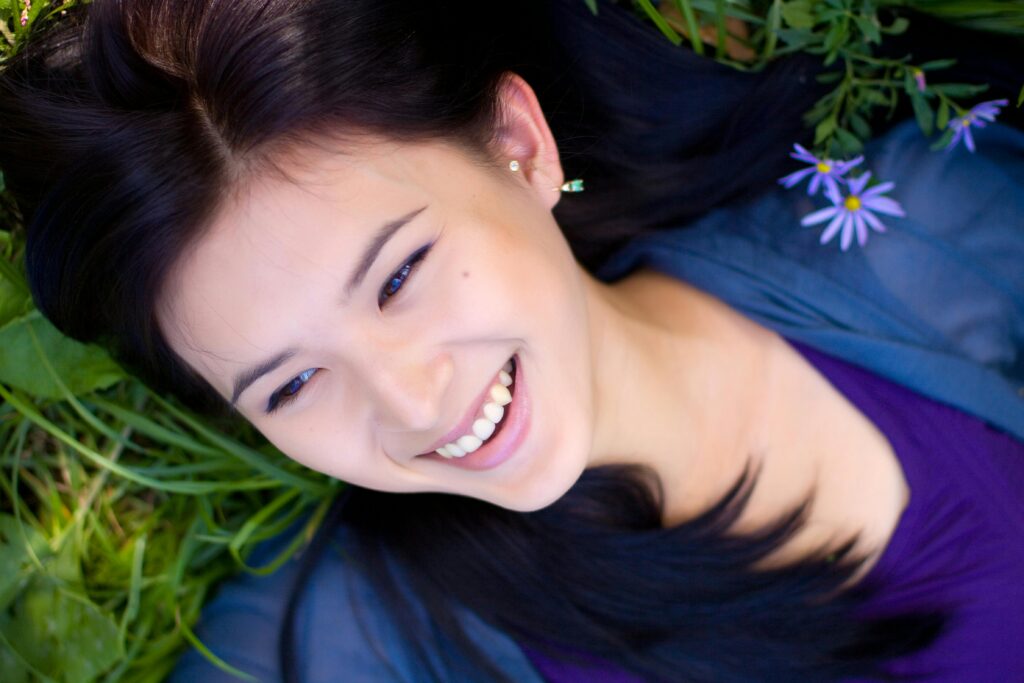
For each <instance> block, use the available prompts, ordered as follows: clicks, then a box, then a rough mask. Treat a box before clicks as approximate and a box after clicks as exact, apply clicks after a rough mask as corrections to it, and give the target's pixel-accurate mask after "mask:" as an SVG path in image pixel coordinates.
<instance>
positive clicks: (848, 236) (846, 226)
mask: <svg viewBox="0 0 1024 683" xmlns="http://www.w3.org/2000/svg"><path fill="white" fill-rule="evenodd" d="M852 241H853V215H852V214H849V213H847V214H846V216H844V217H843V234H842V236H841V237H840V238H839V248H840V249H842V250H843V251H846V250H847V249H849V248H850V242H852Z"/></svg>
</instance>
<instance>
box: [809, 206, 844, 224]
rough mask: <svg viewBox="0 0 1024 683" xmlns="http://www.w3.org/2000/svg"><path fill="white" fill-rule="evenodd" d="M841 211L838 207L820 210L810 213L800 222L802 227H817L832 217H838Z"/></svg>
mask: <svg viewBox="0 0 1024 683" xmlns="http://www.w3.org/2000/svg"><path fill="white" fill-rule="evenodd" d="M839 211H840V209H839V207H838V206H830V207H828V208H825V209H818V210H817V211H815V212H814V213H809V214H807V215H806V216H804V217H803V218H802V219H801V220H800V225H803V226H807V225H817V224H818V223H824V222H825V221H827V220H828V219H829V218H831V217H832V216H834V215H836V213H837V212H839Z"/></svg>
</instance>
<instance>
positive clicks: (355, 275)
mask: <svg viewBox="0 0 1024 683" xmlns="http://www.w3.org/2000/svg"><path fill="white" fill-rule="evenodd" d="M426 208H427V206H426V205H424V206H421V207H420V208H418V209H416V210H415V211H410V212H409V213H407V214H405V215H404V216H402V217H401V218H396V219H395V220H393V221H390V222H388V223H385V224H384V225H382V226H380V227H379V228H378V229H377V234H376V235H374V237H373V239H372V240H371V241H370V243H369V244H368V245H366V250H365V251H363V255H362V257H361V258H360V259H359V261H358V263H359V265H357V266H356V268H355V270H353V271H352V275H351V276H349V278H348V282H347V283H346V284H345V296H346V297H348V296H351V294H352V290H353V289H355V288H356V287H358V286H359V283H361V282H362V281H363V278H364V277H366V274H367V273H368V272H370V268H372V267H373V263H374V261H376V260H377V255H378V254H380V252H381V250H382V249H383V248H384V245H385V244H387V243H388V240H389V239H391V238H392V237H394V235H395V233H396V232H398V230H399V229H400V228H402V227H404V226H406V225H408V224H409V223H410V222H411V221H412V219H414V218H416V216H418V215H420V214H421V213H423V211H424V210H425V209H426Z"/></svg>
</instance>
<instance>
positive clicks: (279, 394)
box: [266, 243, 433, 415]
mask: <svg viewBox="0 0 1024 683" xmlns="http://www.w3.org/2000/svg"><path fill="white" fill-rule="evenodd" d="M432 246H433V243H431V244H427V245H425V246H423V247H420V248H419V249H417V250H416V251H415V252H413V254H412V256H410V257H409V259H408V260H407V261H406V262H405V263H404V264H403V265H402V267H401V268H399V269H398V270H396V271H395V272H394V273H392V274H391V276H390V277H389V278H388V281H387V282H386V283H385V284H384V286H383V287H381V289H380V292H379V293H378V294H377V306H379V307H380V308H381V309H383V308H384V307H385V306H386V305H387V302H388V301H389V300H390V299H391V298H392V297H394V296H395V295H397V294H398V293H399V292H400V291H401V290H402V287H403V286H405V283H406V282H408V280H409V277H410V276H411V275H412V273H413V272H414V271H415V270H416V267H417V266H418V265H419V264H421V263H422V262H423V260H424V259H425V258H426V257H427V254H428V253H429V252H430V248H431V247H432ZM395 283H398V284H397V286H396V287H395V288H394V291H389V288H390V287H391V285H393V284H395ZM318 369H319V368H309V369H307V370H303V371H302V372H301V373H300V374H298V375H296V376H295V377H292V378H291V379H290V380H288V382H287V383H286V384H285V385H284V386H283V387H281V388H280V389H278V390H277V391H275V392H274V393H273V394H271V395H270V399H269V400H268V401H267V410H266V412H267V414H268V415H269V414H271V413H273V412H274V411H275V410H277V409H278V408H280V407H281V406H283V405H285V404H287V403H290V402H291V401H293V400H294V399H295V397H296V396H298V395H299V393H300V392H301V391H302V387H304V386H305V385H306V383H307V382H309V380H310V379H311V378H312V377H313V376H314V375H316V373H317V371H318ZM296 382H298V385H296ZM292 386H295V389H294V390H292V392H291V393H286V392H287V391H288V389H289V388H290V387H292Z"/></svg>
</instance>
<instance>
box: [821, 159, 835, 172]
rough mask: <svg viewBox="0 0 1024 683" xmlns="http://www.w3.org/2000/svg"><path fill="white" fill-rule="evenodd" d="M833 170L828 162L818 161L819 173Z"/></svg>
mask: <svg viewBox="0 0 1024 683" xmlns="http://www.w3.org/2000/svg"><path fill="white" fill-rule="evenodd" d="M831 170H832V167H831V166H829V165H828V164H826V163H825V162H824V161H819V162H818V173H828V172H829V171H831Z"/></svg>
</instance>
